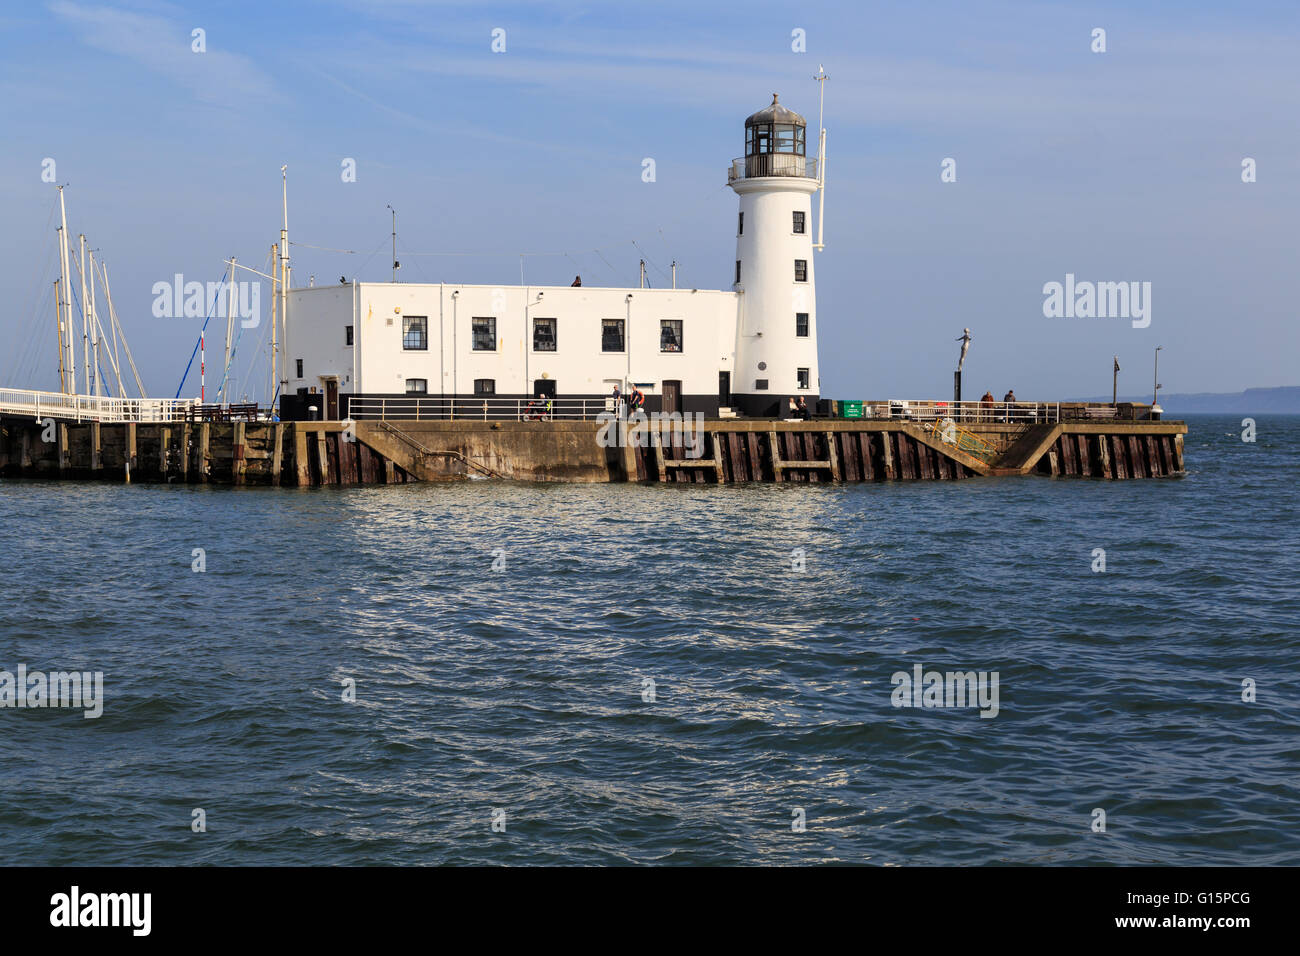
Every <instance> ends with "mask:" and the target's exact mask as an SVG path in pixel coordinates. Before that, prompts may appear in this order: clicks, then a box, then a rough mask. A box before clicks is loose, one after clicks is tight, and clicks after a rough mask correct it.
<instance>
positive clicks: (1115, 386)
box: [1110, 355, 1119, 408]
mask: <svg viewBox="0 0 1300 956" xmlns="http://www.w3.org/2000/svg"><path fill="white" fill-rule="evenodd" d="M1118 404H1119V356H1118V355H1116V356H1115V369H1114V371H1112V372H1111V373H1110V405H1111V407H1112V408H1114V407H1115V406H1116V405H1118Z"/></svg>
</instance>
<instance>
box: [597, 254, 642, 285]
mask: <svg viewBox="0 0 1300 956" xmlns="http://www.w3.org/2000/svg"><path fill="white" fill-rule="evenodd" d="M591 251H592V252H594V253H595V254H596V255H597V256H600V261H601V262H603V263H605V265H607V266H609V271H610V274H611V275H613V277H614V278H615V279H618V280H619V281H623V280H624V278H625V277H624V275H623V273H621V272H619V271H618V270H617V269H615V268H614V266H613V264H612V263H611V262H610V261H609V260H608V259H606V258H605V257H604V256H603V255H601V252H600V250H599V249H593V250H591ZM623 288H625V289H630V288H632V287H631V286H630V285H627V286H624V287H623Z"/></svg>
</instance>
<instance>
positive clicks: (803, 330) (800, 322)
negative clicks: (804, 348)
mask: <svg viewBox="0 0 1300 956" xmlns="http://www.w3.org/2000/svg"><path fill="white" fill-rule="evenodd" d="M794 334H795V335H797V336H799V337H800V338H801V339H806V338H807V337H808V313H807V312H796V313H795V314H794Z"/></svg>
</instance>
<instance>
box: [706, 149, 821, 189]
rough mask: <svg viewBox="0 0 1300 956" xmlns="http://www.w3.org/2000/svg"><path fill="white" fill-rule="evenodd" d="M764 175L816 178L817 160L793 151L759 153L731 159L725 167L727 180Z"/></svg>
mask: <svg viewBox="0 0 1300 956" xmlns="http://www.w3.org/2000/svg"><path fill="white" fill-rule="evenodd" d="M765 176H796V177H799V178H802V179H816V178H817V160H816V159H809V158H807V157H805V156H799V155H796V154H795V153H759V154H758V155H757V156H741V157H740V158H739V159H733V160H732V161H731V165H730V166H729V167H728V168H727V182H729V183H734V182H735V181H736V180H737V179H760V178H762V177H765Z"/></svg>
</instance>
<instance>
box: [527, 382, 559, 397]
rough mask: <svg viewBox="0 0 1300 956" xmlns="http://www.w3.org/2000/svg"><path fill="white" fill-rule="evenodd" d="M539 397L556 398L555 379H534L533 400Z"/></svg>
mask: <svg viewBox="0 0 1300 956" xmlns="http://www.w3.org/2000/svg"><path fill="white" fill-rule="evenodd" d="M538 395H540V396H542V397H543V398H555V379H553V378H537V379H533V395H532V397H533V398H536V397H537V396H538Z"/></svg>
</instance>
